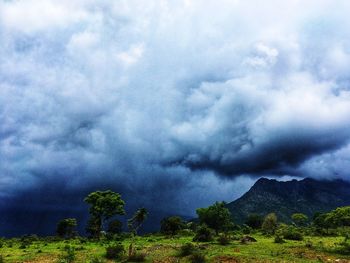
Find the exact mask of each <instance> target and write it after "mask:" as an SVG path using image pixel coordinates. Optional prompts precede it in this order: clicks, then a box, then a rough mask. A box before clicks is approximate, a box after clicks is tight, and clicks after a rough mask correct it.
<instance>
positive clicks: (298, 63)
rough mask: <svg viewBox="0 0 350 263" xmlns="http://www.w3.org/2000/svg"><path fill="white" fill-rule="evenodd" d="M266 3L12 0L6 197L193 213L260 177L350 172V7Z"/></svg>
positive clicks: (6, 73)
mask: <svg viewBox="0 0 350 263" xmlns="http://www.w3.org/2000/svg"><path fill="white" fill-rule="evenodd" d="M259 5H261V4H259V3H258V2H257V1H239V0H237V1H225V0H222V1H206V3H205V4H203V2H200V1H191V0H185V1H147V3H146V2H144V3H142V2H140V1H111V2H108V3H107V2H101V1H94V0H89V1H83V0H81V1H80V0H78V1H74V2H72V1H68V0H67V1H65V0H64V1H55V0H48V1H45V3H43V2H42V1H37V0H28V1H2V2H0V39H1V42H0V58H1V59H0V121H1V125H0V155H1V157H0V173H1V177H0V195H1V196H10V197H11V198H13V197H14V196H16V195H17V196H18V195H20V194H18V193H22V192H23V193H26V191H35V189H40V191H43V192H45V191H44V190H43V189H50V190H48V191H49V192H54V191H55V190H54V189H55V187H54V185H57V186H59V189H60V191H61V190H62V191H65V193H67V195H68V194H69V193H70V194H71V195H74V193H75V192H79V193H83V192H84V191H87V190H88V189H93V188H96V187H107V186H110V187H114V188H115V189H117V190H118V191H120V192H123V193H124V194H125V196H127V197H128V199H130V200H132V199H133V197H134V196H137V199H138V200H142V202H145V203H147V204H153V203H154V202H156V200H163V201H164V202H166V206H168V208H169V209H174V210H181V209H183V206H184V205H185V206H186V207H188V208H187V209H188V210H193V208H194V207H196V206H200V205H205V204H207V203H209V202H211V201H214V200H218V199H226V200H230V199H233V198H234V197H237V195H239V194H241V193H242V191H243V190H244V189H246V188H247V187H248V186H249V185H250V184H251V183H252V182H253V179H249V178H250V177H251V176H253V177H254V176H260V175H277V176H280V175H297V176H313V177H318V176H321V177H323V178H333V177H342V178H344V179H348V174H347V173H346V171H347V170H348V169H346V168H347V167H348V163H349V161H350V160H349V157H348V156H349V154H348V153H349V137H350V132H349V131H350V119H349V116H350V92H349V77H350V74H349V72H350V62H349V61H350V25H349V21H348V19H347V17H348V14H347V12H346V10H349V7H350V4H349V3H347V1H337V2H334V1H308V3H304V2H302V1H297V0H295V1H288V3H285V2H284V3H281V2H279V1H272V0H271V1H266V2H265V3H264V7H262V6H259ZM320 167H322V169H321V168H320ZM247 178H248V179H247ZM242 185H244V186H245V187H243V188H242V187H241V186H242ZM56 189H57V188H56ZM204 192H205V193H206V194H205V195H204V194H202V193H204ZM198 193H201V195H199V194H198ZM44 195H45V194H44ZM39 199H40V200H42V199H45V198H43V197H42V196H41V197H38V200H39ZM134 199H135V198H134ZM51 201H52V203H55V202H57V200H56V201H55V200H51ZM40 202H42V201H40ZM187 212H188V211H186V213H187Z"/></svg>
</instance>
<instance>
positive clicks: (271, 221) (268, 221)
mask: <svg viewBox="0 0 350 263" xmlns="http://www.w3.org/2000/svg"><path fill="white" fill-rule="evenodd" d="M277 226H278V224H277V216H276V214H275V213H270V214H268V215H267V216H266V217H265V219H264V222H263V223H262V226H261V228H262V230H263V231H264V232H265V233H266V234H270V235H273V234H275V232H276V229H277Z"/></svg>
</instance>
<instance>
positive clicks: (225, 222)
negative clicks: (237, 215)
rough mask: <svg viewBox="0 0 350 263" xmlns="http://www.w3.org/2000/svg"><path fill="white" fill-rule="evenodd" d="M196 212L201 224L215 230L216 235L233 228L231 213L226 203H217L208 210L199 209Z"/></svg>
mask: <svg viewBox="0 0 350 263" xmlns="http://www.w3.org/2000/svg"><path fill="white" fill-rule="evenodd" d="M196 212H197V215H198V218H199V221H200V223H201V224H206V225H207V226H209V227H210V228H212V229H214V230H215V232H216V234H218V232H219V231H227V230H228V229H229V228H231V227H232V218H231V213H230V211H229V210H228V209H227V208H226V203H225V202H215V203H214V204H213V205H211V206H209V207H207V208H198V209H197V210H196Z"/></svg>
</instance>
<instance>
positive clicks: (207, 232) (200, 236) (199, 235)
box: [193, 225, 213, 242]
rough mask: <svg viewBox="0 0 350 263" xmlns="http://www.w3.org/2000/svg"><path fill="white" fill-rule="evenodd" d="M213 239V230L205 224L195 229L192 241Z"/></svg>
mask: <svg viewBox="0 0 350 263" xmlns="http://www.w3.org/2000/svg"><path fill="white" fill-rule="evenodd" d="M212 240H213V232H212V230H211V229H210V228H209V227H207V226H206V225H201V226H200V227H198V229H197V231H196V235H195V236H194V238H193V241H198V242H209V241H212Z"/></svg>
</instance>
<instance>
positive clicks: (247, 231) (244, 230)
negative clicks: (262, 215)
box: [241, 224, 253, 235]
mask: <svg viewBox="0 0 350 263" xmlns="http://www.w3.org/2000/svg"><path fill="white" fill-rule="evenodd" d="M252 230H253V229H252V228H251V227H250V226H248V225H245V224H244V225H243V226H242V228H241V231H242V233H243V234H245V235H248V234H250V233H251V232H252Z"/></svg>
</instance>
